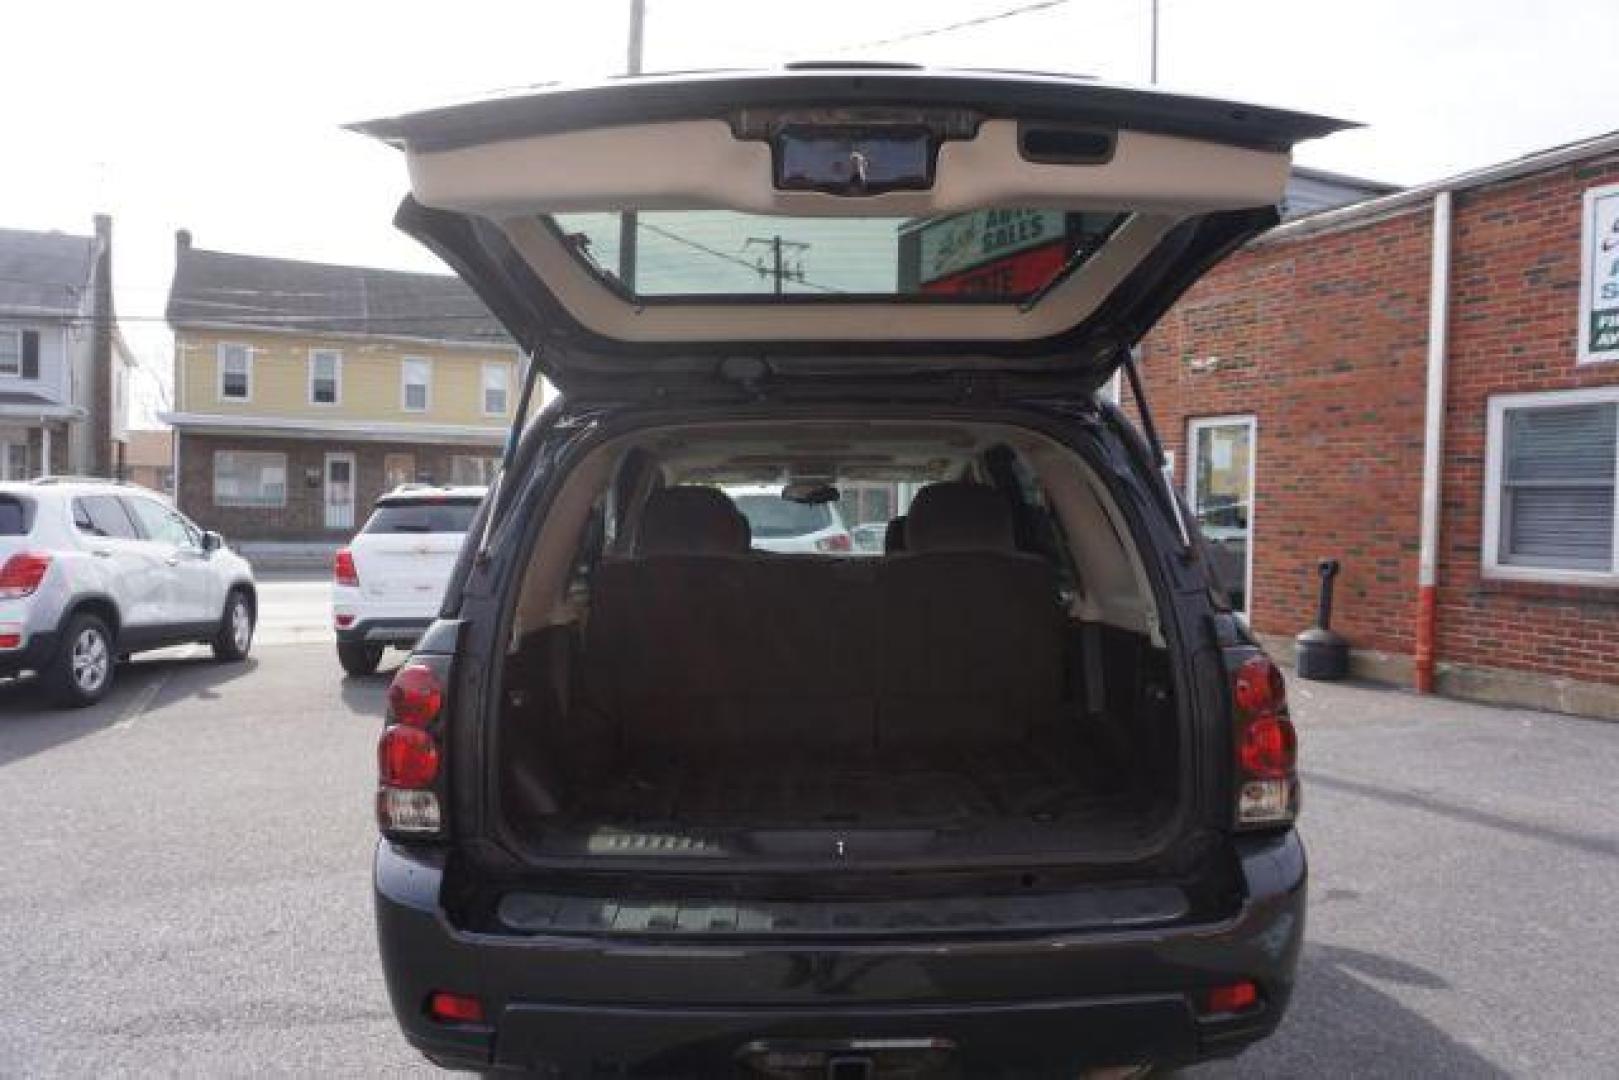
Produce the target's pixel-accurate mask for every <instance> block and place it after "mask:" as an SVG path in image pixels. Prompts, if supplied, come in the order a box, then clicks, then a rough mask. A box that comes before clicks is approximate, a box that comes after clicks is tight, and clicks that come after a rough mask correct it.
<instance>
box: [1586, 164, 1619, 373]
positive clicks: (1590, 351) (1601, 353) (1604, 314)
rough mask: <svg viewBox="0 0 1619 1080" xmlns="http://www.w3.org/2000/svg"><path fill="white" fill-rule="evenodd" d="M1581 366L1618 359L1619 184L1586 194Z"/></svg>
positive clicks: (1594, 189) (1593, 189) (1596, 189)
mask: <svg viewBox="0 0 1619 1080" xmlns="http://www.w3.org/2000/svg"><path fill="white" fill-rule="evenodd" d="M1582 250H1583V254H1584V260H1583V262H1582V264H1581V272H1580V363H1582V364H1586V363H1591V362H1593V361H1598V360H1619V184H1610V185H1609V186H1607V187H1599V188H1592V189H1591V190H1589V191H1587V192H1586V193H1585V228H1584V243H1583V245H1582Z"/></svg>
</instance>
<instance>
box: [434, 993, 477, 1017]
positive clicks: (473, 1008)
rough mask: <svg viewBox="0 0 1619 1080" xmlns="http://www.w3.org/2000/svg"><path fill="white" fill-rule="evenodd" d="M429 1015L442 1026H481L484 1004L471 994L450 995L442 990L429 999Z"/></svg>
mask: <svg viewBox="0 0 1619 1080" xmlns="http://www.w3.org/2000/svg"><path fill="white" fill-rule="evenodd" d="M427 1015H428V1016H430V1017H432V1018H433V1019H434V1020H437V1021H438V1022H439V1023H441V1024H481V1023H483V1002H481V1001H479V1000H478V999H477V998H475V997H473V996H472V995H471V994H449V993H445V992H444V991H443V990H440V991H438V992H437V993H435V994H433V996H432V997H430V998H428V999H427Z"/></svg>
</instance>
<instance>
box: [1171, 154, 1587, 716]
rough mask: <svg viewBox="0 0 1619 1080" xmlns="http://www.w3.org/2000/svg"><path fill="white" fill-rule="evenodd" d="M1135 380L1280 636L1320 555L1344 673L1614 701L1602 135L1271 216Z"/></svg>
mask: <svg viewBox="0 0 1619 1080" xmlns="http://www.w3.org/2000/svg"><path fill="white" fill-rule="evenodd" d="M1610 189H1611V190H1610ZM1436 222H1437V227H1436ZM1604 290H1606V291H1604ZM1435 297H1437V298H1438V300H1437V302H1436V301H1435V299H1434V298H1435ZM1582 297H1585V298H1587V302H1585V303H1583V304H1582ZM1605 298H1612V300H1613V301H1614V302H1613V303H1612V305H1611V306H1612V307H1613V308H1614V309H1616V310H1614V311H1613V312H1612V313H1611V315H1610V314H1605V311H1604V308H1603V302H1604V299H1605ZM1142 373H1143V376H1144V379H1145V382H1146V384H1147V393H1148V396H1149V400H1150V403H1151V405H1152V407H1153V412H1154V419H1155V420H1156V421H1157V423H1158V426H1159V428H1160V431H1161V434H1162V436H1163V438H1164V442H1165V445H1166V448H1167V449H1168V450H1169V451H1170V452H1171V453H1172V454H1173V456H1174V464H1175V472H1176V476H1177V483H1179V484H1181V485H1182V487H1183V490H1184V491H1185V493H1186V495H1187V498H1188V502H1189V503H1191V504H1192V505H1193V506H1194V507H1195V510H1196V512H1197V513H1198V515H1199V516H1200V518H1201V519H1202V520H1203V522H1204V525H1205V530H1206V532H1207V533H1208V534H1209V535H1210V537H1211V541H1212V544H1213V546H1214V548H1215V550H1216V553H1217V558H1218V559H1219V561H1221V562H1222V563H1223V564H1224V566H1225V568H1226V569H1227V570H1228V572H1229V573H1228V576H1229V577H1231V578H1232V579H1233V580H1232V585H1233V592H1234V596H1236V598H1237V600H1238V602H1239V606H1243V607H1246V609H1247V611H1248V614H1249V618H1250V621H1251V624H1252V626H1253V627H1254V628H1255V630H1256V631H1257V632H1258V633H1259V634H1260V635H1261V636H1263V637H1265V638H1267V639H1268V640H1269V641H1270V642H1271V643H1272V644H1273V645H1274V646H1276V647H1278V648H1279V649H1280V650H1281V651H1282V652H1284V653H1285V652H1286V649H1287V646H1288V645H1289V644H1290V643H1291V638H1292V636H1293V635H1294V634H1296V633H1297V632H1298V631H1300V630H1302V629H1304V628H1305V627H1306V626H1308V625H1309V624H1310V623H1311V621H1312V619H1313V616H1314V610H1315V602H1316V593H1317V588H1318V581H1319V579H1318V577H1317V576H1316V574H1315V572H1314V568H1315V565H1316V561H1317V560H1318V559H1320V558H1323V557H1331V558H1337V559H1340V560H1341V561H1342V565H1343V571H1342V575H1341V577H1340V579H1339V581H1338V590H1337V599H1336V608H1335V612H1334V629H1337V630H1339V631H1340V632H1342V633H1343V634H1344V635H1345V636H1347V637H1348V638H1349V639H1350V641H1351V643H1352V645H1353V646H1354V649H1355V652H1354V667H1355V669H1356V670H1357V671H1358V672H1359V673H1361V674H1364V675H1368V676H1371V677H1374V678H1379V679H1383V680H1387V681H1392V682H1396V683H1400V684H1405V685H1418V686H1420V687H1424V688H1428V687H1431V688H1435V689H1437V690H1439V691H1440V692H1443V693H1452V694H1456V695H1458V696H1465V697H1474V698H1482V699H1487V700H1497V701H1504V702H1516V703H1523V704H1531V705H1537V706H1542V707H1550V708H1556V709H1562V710H1565V711H1570V712H1577V713H1586V714H1592V715H1601V716H1607V717H1613V718H1619V541H1616V538H1615V537H1616V527H1615V488H1616V486H1619V481H1616V470H1619V465H1616V457H1619V134H1616V135H1609V136H1604V137H1601V138H1597V139H1593V140H1590V141H1587V142H1584V143H1580V144H1575V145H1572V146H1567V147H1560V148H1557V149H1554V150H1549V151H1545V152H1542V153H1537V154H1533V155H1530V156H1528V157H1525V158H1522V159H1518V160H1515V161H1512V162H1508V163H1505V164H1502V165H1498V166H1493V167H1490V168H1485V169H1480V170H1477V171H1475V172H1471V173H1468V174H1465V175H1462V176H1458V177H1455V178H1453V179H1450V180H1446V181H1443V182H1440V183H1436V184H1431V185H1425V186H1422V187H1418V188H1413V189H1409V190H1406V191H1402V192H1398V193H1395V194H1391V195H1386V196H1383V197H1380V198H1375V199H1371V200H1368V201H1365V202H1361V203H1358V204H1356V205H1353V206H1350V207H1345V208H1340V209H1335V210H1327V211H1324V212H1321V213H1318V214H1314V215H1311V216H1308V217H1304V218H1301V219H1299V220H1295V221H1292V222H1289V223H1286V224H1284V225H1282V226H1280V227H1279V228H1277V229H1276V230H1274V231H1273V232H1271V233H1270V234H1268V235H1267V236H1265V237H1263V238H1261V239H1260V240H1258V241H1256V242H1255V243H1253V244H1251V245H1249V246H1248V247H1247V248H1245V249H1244V250H1242V251H1240V252H1238V253H1236V254H1235V255H1234V256H1232V257H1231V258H1230V259H1229V260H1228V261H1226V262H1225V263H1224V264H1222V265H1221V266H1220V267H1219V268H1218V269H1217V270H1216V271H1215V272H1213V273H1212V274H1210V275H1209V276H1208V277H1207V278H1205V279H1204V280H1203V281H1201V282H1199V284H1198V285H1197V286H1196V287H1195V288H1194V289H1193V290H1192V291H1191V292H1189V293H1188V294H1187V295H1186V296H1185V297H1183V298H1182V300H1181V301H1180V303H1179V304H1177V305H1176V307H1175V308H1174V309H1173V310H1172V311H1171V312H1170V313H1169V314H1168V315H1167V316H1166V317H1165V319H1164V320H1163V321H1162V322H1161V323H1160V325H1159V326H1158V328H1157V329H1156V330H1155V331H1154V332H1153V334H1152V335H1151V336H1150V337H1149V338H1148V339H1147V341H1146V342H1145V343H1144V347H1143V352H1142ZM1430 398H1432V399H1433V400H1434V401H1436V402H1438V403H1439V407H1438V408H1437V409H1434V408H1431V407H1430V405H1429V400H1430ZM1430 416H1433V417H1435V418H1436V419H1439V420H1440V421H1441V422H1440V423H1438V424H1437V425H1433V426H1431V425H1430V424H1429V423H1428V420H1429V417H1430ZM1425 455H1426V461H1425ZM1425 478H1426V479H1427V480H1428V482H1429V487H1428V490H1427V494H1426V495H1425V484H1424V481H1425ZM1425 504H1426V506H1427V507H1431V512H1428V513H1426V514H1425ZM1425 518H1426V526H1427V527H1426V529H1425ZM1425 534H1426V538H1427V546H1426V554H1427V558H1426V559H1425V558H1424V555H1425V548H1424V537H1425ZM1424 586H1429V587H1428V588H1424Z"/></svg>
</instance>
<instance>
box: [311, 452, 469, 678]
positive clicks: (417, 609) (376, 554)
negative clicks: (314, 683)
mask: <svg viewBox="0 0 1619 1080" xmlns="http://www.w3.org/2000/svg"><path fill="white" fill-rule="evenodd" d="M485 491H486V489H485V488H482V487H434V486H431V485H426V484H403V485H401V486H399V487H397V488H395V489H394V490H393V491H390V492H388V493H387V494H386V495H383V496H382V497H381V498H379V499H378V500H377V502H376V506H375V507H374V508H373V509H372V511H371V516H370V517H369V518H367V519H366V522H365V524H364V525H363V526H361V528H360V531H359V532H358V533H356V534H355V536H354V539H353V540H351V541H349V545H348V547H345V548H341V549H339V550H338V552H337V554H336V556H335V557H334V558H333V560H332V626H333V628H334V629H335V630H336V632H337V660H338V663H340V664H342V665H343V670H344V671H346V672H348V673H349V674H350V675H369V674H371V673H372V672H374V671H376V670H377V665H378V664H380V663H381V662H382V654H383V652H384V650H386V649H388V648H390V647H392V648H396V649H409V648H410V647H411V646H412V645H414V644H415V643H416V639H417V638H418V637H420V636H421V633H422V631H423V630H425V629H427V625H428V624H429V623H431V622H432V621H433V618H434V617H435V616H436V615H437V614H438V610H439V605H440V604H441V603H442V602H443V600H444V585H445V582H447V581H449V579H450V571H451V570H452V569H454V567H455V557H456V556H457V555H458V554H459V553H460V551H461V544H462V542H463V541H464V540H465V539H466V535H467V529H468V527H469V526H471V524H472V518H473V515H474V514H476V513H477V512H478V504H479V503H481V502H483V497H484V493H485Z"/></svg>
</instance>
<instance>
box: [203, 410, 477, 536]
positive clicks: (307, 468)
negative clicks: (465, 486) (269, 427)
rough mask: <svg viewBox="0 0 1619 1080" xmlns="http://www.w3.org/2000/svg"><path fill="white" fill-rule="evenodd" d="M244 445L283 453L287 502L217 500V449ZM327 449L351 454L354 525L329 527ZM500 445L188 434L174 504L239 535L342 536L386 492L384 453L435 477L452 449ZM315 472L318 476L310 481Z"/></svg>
mask: <svg viewBox="0 0 1619 1080" xmlns="http://www.w3.org/2000/svg"><path fill="white" fill-rule="evenodd" d="M216 450H247V451H264V452H270V453H277V454H285V455H286V457H287V501H286V505H285V506H282V507H265V508H258V507H240V506H215V505H214V452H215V451H216ZM328 453H352V454H354V458H355V473H356V480H357V483H358V487H357V489H356V492H355V503H354V526H353V527H352V528H343V529H328V528H326V521H325V503H324V501H323V500H324V492H325V487H324V483H323V479H322V477H323V472H322V470H323V469H324V468H325V462H326V455H327V454H328ZM499 453H500V450H499V448H497V447H491V446H484V445H477V446H456V445H444V446H437V445H427V444H413V443H376V442H365V443H343V442H336V441H334V442H311V441H306V440H302V439H264V438H247V437H241V436H235V435H213V434H199V433H195V432H185V433H183V434H182V435H181V437H180V478H179V484H178V499H177V505H178V506H179V508H180V509H181V510H182V511H184V512H185V513H186V514H187V515H189V516H190V517H191V518H192V519H193V520H195V521H196V522H197V524H199V525H201V526H202V527H203V528H205V529H214V530H216V531H218V532H220V533H222V534H224V536H225V537H226V538H227V539H229V540H232V541H238V540H289V541H290V540H330V541H336V540H342V539H346V538H347V537H348V536H349V535H351V534H352V533H353V532H354V530H355V529H357V528H358V527H359V526H360V525H361V524H363V523H364V522H365V518H366V515H367V514H368V513H369V512H370V507H371V504H372V503H373V502H374V501H375V500H376V498H377V496H378V495H381V494H382V493H383V491H385V490H387V487H388V486H387V484H386V483H385V480H384V459H385V457H386V455H388V454H412V455H414V457H415V465H416V471H417V473H418V474H421V475H423V476H427V477H431V478H432V479H433V481H435V482H439V483H445V482H448V481H449V479H450V458H451V457H452V456H453V455H457V454H471V455H476V456H479V457H493V456H497V455H498V454H499ZM311 473H313V475H314V476H315V482H314V483H313V484H311V483H309V481H308V477H309V476H310V475H311Z"/></svg>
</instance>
